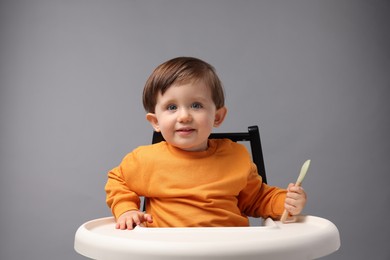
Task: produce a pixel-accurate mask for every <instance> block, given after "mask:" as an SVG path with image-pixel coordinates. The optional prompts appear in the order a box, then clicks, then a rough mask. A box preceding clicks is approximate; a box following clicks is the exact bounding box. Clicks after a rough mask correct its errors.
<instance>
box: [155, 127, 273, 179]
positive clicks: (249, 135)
mask: <svg viewBox="0 0 390 260" xmlns="http://www.w3.org/2000/svg"><path fill="white" fill-rule="evenodd" d="M223 138H228V139H230V140H232V141H233V142H245V141H247V142H250V146H251V152H252V159H253V162H254V163H255V164H256V166H257V171H258V173H259V175H260V176H261V178H262V180H263V182H264V183H267V176H266V174H265V166H264V158H263V150H262V148H261V141H260V133H259V127H258V126H249V127H248V132H239V133H212V134H211V135H210V137H209V139H223ZM161 141H164V138H163V136H162V135H161V133H160V132H153V139H152V143H153V144H155V143H159V142H161Z"/></svg>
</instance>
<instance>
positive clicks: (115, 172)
mask: <svg viewBox="0 0 390 260" xmlns="http://www.w3.org/2000/svg"><path fill="white" fill-rule="evenodd" d="M130 157H132V154H129V155H127V156H126V157H125V159H124V160H123V162H122V163H121V165H119V166H118V167H116V168H114V169H112V170H111V171H110V172H109V173H108V180H107V183H106V186H105V190H106V202H107V205H108V206H109V207H110V208H111V211H112V214H113V215H114V216H115V217H116V218H118V217H119V216H120V215H122V214H123V213H124V212H126V211H129V210H137V209H139V205H140V199H139V197H138V195H137V194H136V193H135V192H134V191H131V190H130V188H129V186H128V184H127V182H126V177H125V176H124V173H123V171H124V169H123V165H126V167H129V166H130V164H129V163H127V161H129V160H131V158H130ZM130 168H131V167H130ZM129 170H130V171H132V170H131V169H126V171H129Z"/></svg>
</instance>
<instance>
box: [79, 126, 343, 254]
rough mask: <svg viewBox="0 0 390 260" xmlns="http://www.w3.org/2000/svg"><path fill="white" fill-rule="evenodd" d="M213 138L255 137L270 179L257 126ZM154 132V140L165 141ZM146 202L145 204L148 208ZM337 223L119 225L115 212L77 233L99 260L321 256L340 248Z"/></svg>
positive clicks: (256, 153)
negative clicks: (177, 225)
mask: <svg viewBox="0 0 390 260" xmlns="http://www.w3.org/2000/svg"><path fill="white" fill-rule="evenodd" d="M209 138H229V139H231V140H232V141H235V142H241V141H249V142H250V147H251V153H252V158H253V162H254V163H255V164H256V166H257V168H258V172H259V175H260V176H261V177H262V180H263V182H264V183H267V178H266V173H265V167H264V159H263V153H262V148H261V141H260V134H259V129H258V127H257V126H250V127H248V132H240V133H213V134H211V135H210V137H209ZM163 140H164V139H163V137H162V136H161V134H160V133H157V132H154V133H153V139H152V143H157V142H161V141H163ZM144 205H145V203H144V204H143V207H142V208H143V209H144ZM339 247H340V235H339V231H338V229H337V227H336V226H335V225H334V224H333V223H332V222H330V221H329V220H326V219H324V218H320V217H315V216H298V217H297V218H296V220H295V221H294V222H290V223H286V224H283V223H281V222H280V221H275V220H272V219H270V218H268V219H265V220H263V221H262V225H261V226H256V227H204V228H144V227H139V226H137V227H135V228H134V229H133V230H118V229H115V219H114V217H106V218H100V219H95V220H91V221H88V222H86V223H84V224H83V225H81V226H80V227H79V228H78V230H77V232H76V235H75V243H74V248H75V250H76V251H77V252H78V253H79V254H81V255H84V256H86V257H88V258H92V259H98V260H130V259H132V260H133V259H134V260H164V259H166V260H168V259H170V260H187V259H188V260H201V259H202V260H211V259H230V260H233V259H238V260H252V259H253V260H254V259H267V260H278V259H289V260H302V259H316V258H319V257H322V256H325V255H328V254H331V253H333V252H335V251H337V250H338V249H339Z"/></svg>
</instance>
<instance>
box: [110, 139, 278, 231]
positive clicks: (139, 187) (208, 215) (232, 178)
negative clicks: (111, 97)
mask: <svg viewBox="0 0 390 260" xmlns="http://www.w3.org/2000/svg"><path fill="white" fill-rule="evenodd" d="M105 189H106V193H107V204H108V206H109V207H110V208H111V210H112V213H113V215H114V216H115V217H116V218H118V217H119V216H120V215H121V214H123V213H124V212H126V211H128V210H134V209H139V204H140V199H139V196H145V197H148V204H147V207H146V209H147V213H149V214H152V216H153V223H152V224H149V226H153V227H194V226H248V224H249V221H248V218H247V216H252V217H260V216H261V217H273V218H276V217H278V216H280V215H281V214H282V212H283V209H284V200H285V198H286V195H285V194H286V190H284V189H279V188H276V187H271V186H268V185H266V184H263V183H262V182H261V177H260V176H259V175H258V174H257V169H256V166H255V164H254V163H252V161H251V157H250V155H249V153H248V151H247V150H246V148H245V147H244V146H243V145H241V144H237V143H234V142H232V141H230V140H227V139H223V140H209V148H208V150H207V151H203V152H186V151H183V150H180V149H177V148H175V147H173V146H171V145H169V144H167V143H166V142H161V143H158V144H154V145H148V146H141V147H139V148H137V149H135V150H134V151H133V152H131V153H129V154H128V155H126V157H125V158H124V159H123V161H122V163H121V164H120V165H119V166H118V167H116V168H114V169H112V170H111V171H110V172H109V173H108V181H107V184H106V187H105Z"/></svg>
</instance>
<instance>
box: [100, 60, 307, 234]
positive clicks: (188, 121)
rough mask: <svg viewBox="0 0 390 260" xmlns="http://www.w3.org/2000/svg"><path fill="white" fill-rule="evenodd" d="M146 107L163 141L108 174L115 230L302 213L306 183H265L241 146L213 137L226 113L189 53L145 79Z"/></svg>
mask: <svg viewBox="0 0 390 260" xmlns="http://www.w3.org/2000/svg"><path fill="white" fill-rule="evenodd" d="M143 104H144V107H145V110H146V111H147V114H146V119H147V120H148V121H149V122H150V124H151V125H152V127H153V129H154V130H155V131H157V132H161V134H162V135H163V137H164V139H165V141H163V142H160V143H157V144H153V145H146V146H141V147H138V148H136V149H134V150H133V151H132V152H130V153H129V154H127V155H126V156H125V158H124V159H123V161H122V162H121V163H120V165H119V166H118V167H116V168H114V169H112V170H111V171H110V172H109V173H108V181H107V184H106V187H105V190H106V194H107V204H108V206H109V207H110V208H111V210H112V213H113V215H114V216H115V218H116V228H117V229H133V228H134V226H136V225H140V224H143V225H145V226H148V227H217V226H248V225H249V221H248V216H251V217H263V218H266V217H271V218H274V219H278V218H280V216H281V215H282V213H283V210H284V209H286V210H287V211H288V212H289V213H290V214H291V215H297V214H300V212H301V211H302V209H303V208H304V206H305V204H306V193H305V191H304V190H303V189H302V187H298V186H295V185H294V184H292V183H290V184H289V186H288V188H287V190H285V189H281V188H278V187H272V186H269V185H267V184H264V183H262V180H261V177H260V176H259V174H258V172H257V168H256V165H255V164H254V163H253V162H252V161H251V156H250V154H249V153H248V151H247V149H246V148H245V147H244V146H243V145H241V144H238V143H235V142H232V141H231V140H228V139H208V137H209V135H210V133H211V132H212V130H213V128H214V127H218V126H220V125H221V124H222V122H223V121H224V119H225V116H226V113H227V109H226V107H225V104H224V91H223V87H222V84H221V81H220V80H219V78H218V76H217V74H216V72H215V69H214V68H213V67H212V66H211V65H210V64H208V63H206V62H204V61H202V60H200V59H197V58H192V57H178V58H174V59H171V60H169V61H167V62H165V63H163V64H161V65H160V66H158V67H157V68H156V69H155V70H154V71H153V73H152V74H151V75H150V77H149V79H148V80H147V82H146V85H145V88H144V91H143ZM140 196H145V197H147V198H148V199H147V205H146V212H141V211H140V210H139V208H140V198H139V197H140Z"/></svg>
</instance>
